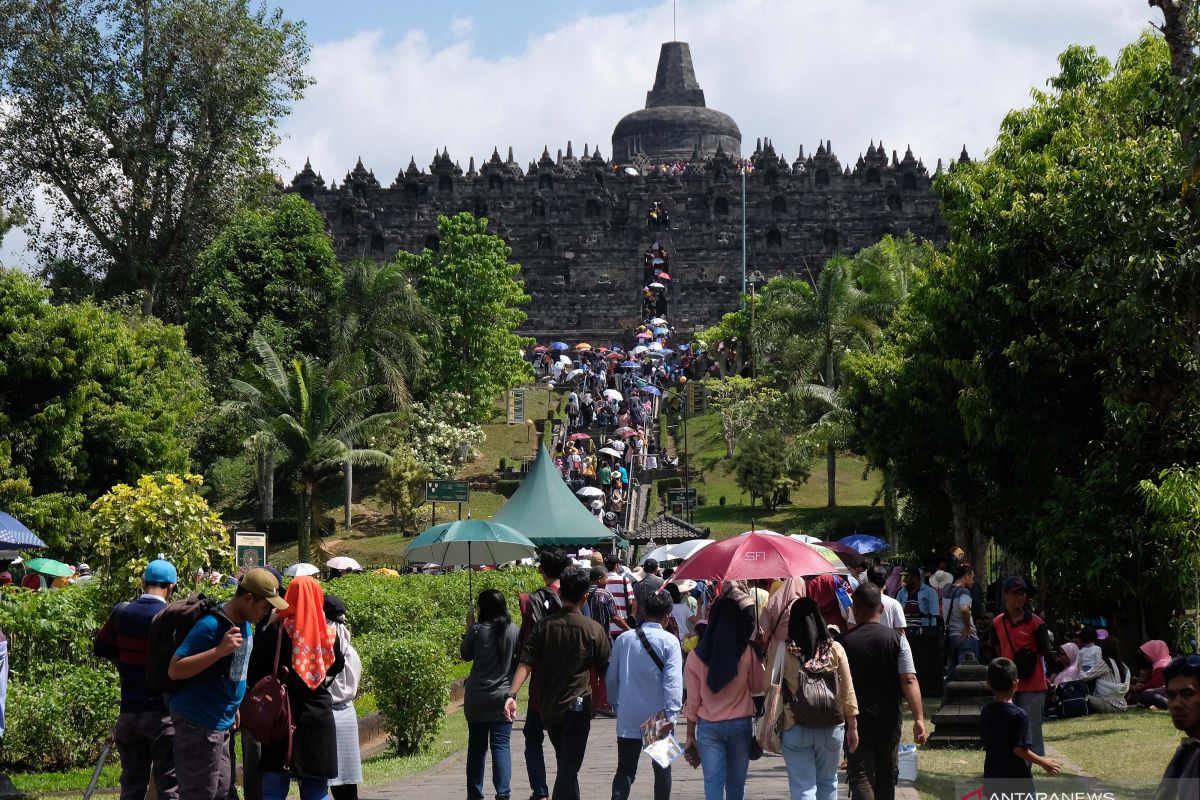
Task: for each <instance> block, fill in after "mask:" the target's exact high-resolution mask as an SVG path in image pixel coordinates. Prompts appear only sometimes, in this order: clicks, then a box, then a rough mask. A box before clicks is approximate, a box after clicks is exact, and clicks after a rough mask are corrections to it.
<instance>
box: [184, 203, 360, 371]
mask: <svg viewBox="0 0 1200 800" xmlns="http://www.w3.org/2000/svg"><path fill="white" fill-rule="evenodd" d="M191 286H192V293H191V298H190V300H189V302H188V305H187V308H186V313H187V329H188V342H189V344H190V345H191V346H192V350H193V352H195V353H196V354H197V355H199V356H200V357H201V358H202V359H204V362H205V363H206V364H207V365H208V368H209V373H210V374H211V376H212V380H213V385H214V386H215V387H218V391H221V392H224V390H225V388H226V387H227V386H228V385H229V380H230V379H231V378H233V377H236V376H237V375H238V373H239V372H240V370H241V367H242V365H243V364H245V363H246V362H247V361H248V360H252V359H253V358H254V357H255V353H254V350H253V347H252V344H251V341H250V336H251V334H252V333H254V332H255V331H258V332H259V333H261V334H262V335H263V337H264V338H265V339H266V340H267V342H268V343H269V344H270V345H271V347H272V348H273V349H274V350H275V351H276V352H277V353H279V354H280V356H281V357H282V358H284V359H288V358H290V357H292V356H294V355H306V356H310V357H312V358H315V359H318V360H327V359H329V358H331V357H333V356H334V355H335V351H336V348H335V347H334V346H333V343H332V342H331V339H332V338H333V336H334V329H335V327H336V325H337V323H338V320H339V317H340V313H339V312H337V311H335V309H336V308H337V306H338V303H339V297H340V296H341V294H342V268H341V266H340V265H339V264H338V262H337V257H336V256H335V255H334V253H333V243H332V242H331V241H330V240H329V236H328V234H326V233H325V220H323V219H322V218H321V215H320V214H318V213H317V210H316V209H315V208H313V207H312V204H310V203H309V202H308V201H307V200H305V199H304V198H302V197H300V196H299V195H294V194H287V195H284V196H283V197H281V198H280V199H279V202H278V204H277V205H275V206H274V207H247V208H243V209H241V210H240V211H238V212H237V213H236V214H235V215H234V217H233V219H232V220H230V221H229V224H227V225H226V226H225V227H224V229H223V230H222V231H221V233H220V234H219V235H218V236H217V238H216V239H215V240H213V242H212V244H210V245H209V246H208V247H206V248H205V249H204V251H203V252H201V254H200V256H199V258H197V259H196V263H195V267H194V274H193V275H192V278H191Z"/></svg>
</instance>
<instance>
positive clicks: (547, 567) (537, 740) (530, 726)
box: [513, 550, 571, 800]
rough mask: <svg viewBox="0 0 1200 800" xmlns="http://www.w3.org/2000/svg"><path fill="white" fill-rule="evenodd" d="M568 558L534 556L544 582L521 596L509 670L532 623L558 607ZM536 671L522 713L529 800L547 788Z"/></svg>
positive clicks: (542, 796) (542, 797)
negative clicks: (559, 589)
mask: <svg viewBox="0 0 1200 800" xmlns="http://www.w3.org/2000/svg"><path fill="white" fill-rule="evenodd" d="M570 563H571V560H570V559H569V558H567V556H566V554H564V553H563V552H562V551H561V550H543V551H542V553H541V555H540V556H539V557H538V571H540V572H541V573H542V581H543V582H544V583H545V584H546V585H545V586H543V587H542V588H541V589H538V590H537V591H536V592H534V593H533V594H531V595H528V596H523V597H522V600H523V601H524V602H522V604H521V632H520V634H519V635H518V637H517V648H516V650H515V651H514V652H513V669H514V670H515V669H516V666H517V659H519V658H520V654H521V652H522V651H523V650H524V649H525V645H526V644H527V643H528V642H529V637H530V635H531V634H532V632H533V626H534V625H535V624H536V623H538V622H540V621H541V620H543V619H545V618H546V617H548V616H550V615H551V614H554V613H556V612H557V611H559V610H560V609H561V608H562V600H561V599H559V596H558V579H559V576H560V575H562V573H563V570H565V569H566V568H567V565H568V564H570ZM540 684H541V672H540V670H536V669H534V670H531V671H530V677H529V711H528V712H527V713H526V715H525V728H524V731H523V733H524V735H525V774H526V775H527V776H528V778H529V789H530V791H531V792H532V795H531V796H530V797H531V800H546V798H548V797H549V796H550V787H549V785H548V784H547V781H546V756H545V751H544V749H543V748H544V746H545V741H546V729H545V727H544V726H543V725H542V715H541V707H540V702H539V698H540V694H539V687H540Z"/></svg>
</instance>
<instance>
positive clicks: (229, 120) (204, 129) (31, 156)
mask: <svg viewBox="0 0 1200 800" xmlns="http://www.w3.org/2000/svg"><path fill="white" fill-rule="evenodd" d="M308 53H309V46H308V43H307V41H306V40H305V37H304V30H303V25H302V24H301V23H297V22H292V21H289V20H286V19H284V17H283V14H282V12H281V11H279V10H272V9H268V8H267V7H266V6H262V7H259V8H257V9H253V10H252V9H251V8H250V4H249V3H248V2H247V0H76V2H70V3H57V2H55V3H50V2H42V0H0V95H3V96H5V98H6V103H7V104H8V105H7V108H6V113H5V115H4V116H3V119H2V121H0V165H2V167H3V168H2V169H0V189H3V190H5V192H6V193H8V194H9V195H10V196H26V195H25V190H27V189H28V188H30V187H32V186H41V187H45V188H46V189H47V190H48V191H47V192H46V197H47V199H48V201H49V203H50V208H51V210H50V214H49V217H48V218H47V219H46V220H45V222H47V223H49V224H46V225H42V226H40V227H39V228H37V230H36V232H35V237H34V241H35V243H36V245H37V247H38V248H39V249H40V250H41V253H42V256H43V259H44V264H45V267H46V268H47V270H48V271H50V272H51V273H53V271H54V270H55V269H57V268H58V267H56V264H62V263H70V264H74V265H76V266H77V267H78V268H80V269H82V270H83V271H84V272H85V273H87V275H88V276H89V277H91V278H93V279H95V280H96V281H97V289H98V292H99V294H100V295H101V296H105V297H112V296H116V295H120V294H125V293H128V292H138V293H140V295H141V298H142V311H143V313H145V314H150V313H152V312H153V311H154V309H155V302H156V298H160V297H161V298H170V299H171V300H172V301H173V300H175V299H178V298H179V296H180V289H181V288H182V287H183V286H184V285H185V284H186V269H187V268H188V267H189V266H190V264H191V261H192V259H193V258H194V257H195V255H196V254H197V253H198V252H199V251H200V250H201V249H202V248H203V247H204V246H205V245H206V244H208V242H209V241H210V240H211V239H212V237H213V236H215V235H216V233H217V232H218V231H219V230H220V227H221V225H222V224H223V223H224V222H225V221H226V220H227V219H228V218H229V215H230V212H231V210H232V209H233V208H234V207H236V205H237V200H238V199H239V197H240V196H241V195H242V194H243V193H244V192H245V191H246V190H247V188H249V186H250V185H251V184H252V183H253V182H254V181H255V180H256V179H257V178H258V177H259V176H260V175H261V174H263V173H264V172H269V171H270V170H269V166H270V162H269V157H270V153H271V150H272V149H273V147H274V145H275V143H276V141H277V136H276V134H275V126H276V122H277V120H278V119H279V118H280V117H282V116H284V115H285V114H286V113H287V112H288V109H289V105H290V104H291V103H292V102H294V101H296V100H298V99H300V97H301V96H302V94H303V90H304V88H305V86H306V85H307V84H308V82H309V81H308V78H307V77H306V76H305V75H304V72H303V67H304V64H305V62H306V61H307V58H308ZM14 189H15V191H13V190H14ZM63 254H67V255H68V256H69V257H70V260H69V261H68V262H62V261H59V259H60V257H61V256H62V255H63ZM52 277H53V276H52ZM168 311H169V313H168V316H171V315H174V314H177V313H178V309H175V308H171V309H169V310H168Z"/></svg>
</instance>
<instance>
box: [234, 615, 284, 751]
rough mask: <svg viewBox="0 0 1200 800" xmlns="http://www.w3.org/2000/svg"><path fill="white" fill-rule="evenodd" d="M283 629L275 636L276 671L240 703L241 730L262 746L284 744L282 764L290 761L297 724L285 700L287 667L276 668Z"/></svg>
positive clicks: (279, 629) (276, 666)
mask: <svg viewBox="0 0 1200 800" xmlns="http://www.w3.org/2000/svg"><path fill="white" fill-rule="evenodd" d="M283 637H284V630H283V626H282V625H280V626H279V627H278V629H277V631H276V636H275V669H274V671H273V672H272V673H271V674H270V675H266V676H264V677H262V678H261V679H260V680H259V681H258V683H256V684H254V688H253V689H251V690H250V691H249V693H247V695H246V697H245V699H244V700H242V708H241V716H242V729H243V730H246V731H249V732H250V735H251V736H253V737H254V738H255V739H257V740H258V741H259V742H261V743H262V744H280V743H283V742H286V743H287V754H286V755H285V756H284V759H283V764H284V767H285V768H286V767H287V765H288V764H290V763H291V762H292V736H293V734H295V732H296V725H295V723H294V722H293V721H292V704H291V702H289V699H288V690H287V674H288V668H287V667H286V666H285V667H282V668H281V667H280V666H279V648H280V645H282V644H283Z"/></svg>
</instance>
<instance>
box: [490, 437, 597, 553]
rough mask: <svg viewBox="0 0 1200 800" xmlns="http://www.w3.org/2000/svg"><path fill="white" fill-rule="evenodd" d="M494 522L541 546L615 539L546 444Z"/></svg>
mask: <svg viewBox="0 0 1200 800" xmlns="http://www.w3.org/2000/svg"><path fill="white" fill-rule="evenodd" d="M492 522H499V523H502V524H504V525H507V526H509V527H510V528H515V529H516V530H518V531H520V532H521V533H522V534H524V535H525V536H526V537H527V538H528V539H529V540H530V541H532V542H533V543H534V544H536V545H538V546H539V547H541V546H546V545H558V546H564V547H583V546H585V545H593V544H596V543H598V542H611V541H612V540H613V538H615V534H614V533H613V532H612V531H610V530H609V529H608V528H606V527H604V523H602V522H601V521H600V520H598V519H596V517H595V516H593V515H592V513H591V512H590V511H588V510H587V509H586V508H584V507H583V504H582V503H580V502H579V498H578V497H576V496H575V495H574V493H573V492H572V491H571V487H569V486H567V484H566V482H565V481H563V479H562V476H561V475H559V474H558V471H557V470H556V469H554V461H553V459H551V458H550V454H549V453H548V452H546V446H545V445H544V444H543V445H542V446H540V447H539V448H538V454H537V458H536V459H534V461H533V464H532V465H530V467H529V472H528V473H526V475H525V480H524V481H522V482H521V485H520V486H519V487H517V490H516V491H515V492H513V496H512V497H510V498H508V500H507V501H506V502H505V503H504V505H502V506H501V507H500V510H499V511H497V512H496V515H495V516H494V517H492Z"/></svg>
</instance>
